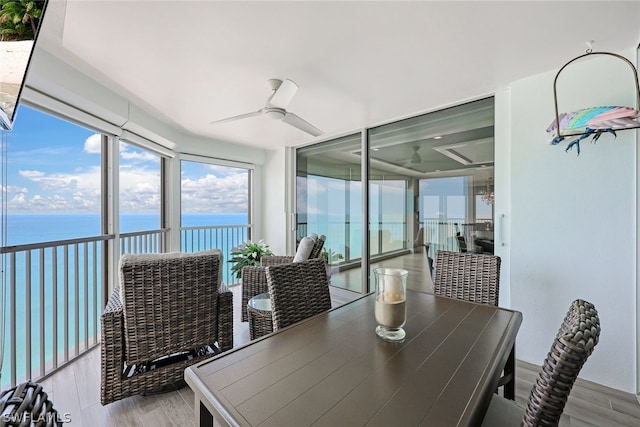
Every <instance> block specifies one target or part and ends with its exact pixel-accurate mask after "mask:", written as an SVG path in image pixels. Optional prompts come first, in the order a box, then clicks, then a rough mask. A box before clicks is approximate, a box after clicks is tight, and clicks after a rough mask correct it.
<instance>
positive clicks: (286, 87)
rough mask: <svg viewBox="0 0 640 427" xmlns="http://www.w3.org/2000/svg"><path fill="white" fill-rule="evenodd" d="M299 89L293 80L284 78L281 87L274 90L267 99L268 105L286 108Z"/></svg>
mask: <svg viewBox="0 0 640 427" xmlns="http://www.w3.org/2000/svg"><path fill="white" fill-rule="evenodd" d="M297 90H298V85H297V84H295V83H294V82H293V81H292V80H289V79H284V80H283V81H282V83H281V84H280V87H279V88H278V89H276V91H275V92H273V95H271V97H270V98H269V99H268V100H267V105H269V106H271V107H276V108H282V109H283V110H286V109H287V106H288V105H289V103H290V102H291V100H292V99H293V95H295V94H296V91H297Z"/></svg>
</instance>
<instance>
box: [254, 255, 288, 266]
mask: <svg viewBox="0 0 640 427" xmlns="http://www.w3.org/2000/svg"><path fill="white" fill-rule="evenodd" d="M290 262H293V257H292V256H286V255H285V256H278V255H268V256H263V257H262V258H260V265H262V266H263V267H268V266H270V265H278V264H286V263H290Z"/></svg>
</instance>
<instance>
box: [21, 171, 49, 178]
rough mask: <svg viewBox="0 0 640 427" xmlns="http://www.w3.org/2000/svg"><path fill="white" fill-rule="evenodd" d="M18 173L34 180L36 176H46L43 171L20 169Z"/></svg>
mask: <svg viewBox="0 0 640 427" xmlns="http://www.w3.org/2000/svg"><path fill="white" fill-rule="evenodd" d="M18 173H19V174H20V176H23V177H25V178H29V179H34V180H35V179H36V178H40V177H42V176H44V172H41V171H18Z"/></svg>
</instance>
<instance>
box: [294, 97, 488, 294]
mask: <svg viewBox="0 0 640 427" xmlns="http://www.w3.org/2000/svg"><path fill="white" fill-rule="evenodd" d="M493 128H494V100H493V98H487V99H483V100H479V101H474V102H470V103H467V104H463V105H459V106H456V107H451V108H448V109H445V110H440V111H436V112H433V113H428V114H424V115H421V116H416V117H412V118H408V119H405V120H401V121H397V122H393V123H389V124H385V125H382V126H378V127H373V128H370V129H367V130H365V131H363V132H362V133H358V134H354V135H350V136H346V137H343V138H337V139H334V140H330V141H326V142H320V143H317V144H315V145H312V146H308V147H303V148H299V149H297V150H296V152H297V156H296V162H297V182H296V184H297V194H296V197H297V205H296V209H297V215H298V216H297V218H298V219H297V238H298V240H299V239H300V238H302V237H303V236H304V235H306V234H310V233H314V232H315V233H317V234H325V235H327V243H326V245H325V246H326V247H327V249H328V251H329V255H328V260H329V261H330V262H331V264H332V267H333V268H332V278H331V284H332V285H334V286H338V287H342V288H345V289H350V290H354V291H356V292H368V291H369V290H371V289H373V288H372V282H371V280H370V278H372V277H373V273H372V271H373V269H374V268H376V267H380V266H383V267H395V268H403V269H406V270H408V271H409V278H408V283H409V287H412V288H413V289H416V290H421V291H427V292H428V291H431V290H432V288H431V287H432V281H431V276H432V271H431V268H430V265H431V264H430V261H432V259H433V258H435V253H436V251H438V250H449V251H458V252H465V251H469V252H482V253H493V199H494V194H493V185H492V184H493V181H492V180H493V166H494V149H493V147H494V141H493ZM363 154H364V155H363ZM362 171H365V177H364V179H365V185H366V187H363V185H362V176H361V175H362ZM363 189H366V191H365V192H363ZM365 207H366V208H365ZM365 238H366V240H365ZM365 247H367V248H368V251H367V250H364V249H363V248H365ZM363 254H364V256H363ZM363 272H366V274H363Z"/></svg>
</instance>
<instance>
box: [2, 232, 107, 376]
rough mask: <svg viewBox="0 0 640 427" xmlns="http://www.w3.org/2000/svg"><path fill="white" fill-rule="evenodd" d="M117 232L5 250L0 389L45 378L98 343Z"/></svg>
mask: <svg viewBox="0 0 640 427" xmlns="http://www.w3.org/2000/svg"><path fill="white" fill-rule="evenodd" d="M113 237H114V236H113V235H104V236H99V237H89V238H81V239H71V240H59V241H54V242H46V243H36V244H28V245H19V246H8V247H3V248H0V253H1V254H2V260H3V272H4V278H5V280H6V281H7V282H6V283H7V285H8V286H7V293H6V295H5V298H6V299H5V301H3V304H2V311H3V313H6V315H5V314H3V315H5V317H4V320H5V321H6V322H7V323H6V326H8V327H7V328H6V329H5V330H6V332H7V333H6V334H5V336H4V348H3V349H4V356H5V357H4V359H3V360H4V361H3V366H2V378H1V387H0V388H2V389H5V388H7V387H9V386H11V387H13V386H15V385H16V384H17V383H18V382H21V381H24V380H26V379H37V378H42V377H44V376H45V375H47V374H49V373H51V372H52V371H54V370H55V369H57V368H59V367H61V366H63V365H65V364H66V363H68V362H69V361H71V360H73V359H74V358H76V357H78V356H79V355H81V354H82V353H83V352H85V351H86V350H88V349H90V348H91V347H93V346H94V345H95V344H97V343H98V342H99V335H98V334H99V329H100V322H99V319H100V314H101V313H102V308H103V306H104V283H103V277H104V275H103V271H104V268H105V257H104V254H105V253H106V245H107V242H108V241H109V240H112V239H113Z"/></svg>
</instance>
